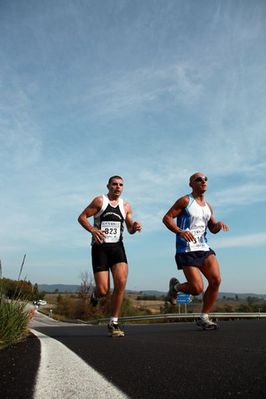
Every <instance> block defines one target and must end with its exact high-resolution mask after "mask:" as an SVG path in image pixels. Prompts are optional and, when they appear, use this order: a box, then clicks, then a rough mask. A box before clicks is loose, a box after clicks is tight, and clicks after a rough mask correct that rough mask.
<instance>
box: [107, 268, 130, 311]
mask: <svg viewBox="0 0 266 399" xmlns="http://www.w3.org/2000/svg"><path fill="white" fill-rule="evenodd" d="M111 270H112V275H113V280H114V291H113V295H112V316H113V317H119V315H120V310H121V306H122V302H123V299H124V296H125V289H126V283H127V276H128V265H127V263H125V262H120V263H116V264H115V265H113V266H112V269H111Z"/></svg>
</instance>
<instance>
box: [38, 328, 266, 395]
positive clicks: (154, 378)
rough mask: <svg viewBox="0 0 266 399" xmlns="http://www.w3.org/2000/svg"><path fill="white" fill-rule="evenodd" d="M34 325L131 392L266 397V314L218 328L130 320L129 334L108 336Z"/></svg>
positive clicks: (101, 331) (92, 330)
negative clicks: (116, 336) (260, 318)
mask: <svg viewBox="0 0 266 399" xmlns="http://www.w3.org/2000/svg"><path fill="white" fill-rule="evenodd" d="M34 329H35V330H38V331H39V332H41V333H43V334H45V335H48V336H50V337H53V338H55V339H56V340H58V341H60V342H61V343H62V344H64V345H65V346H66V347H68V348H69V349H70V350H71V351H73V352H75V353H76V354H77V355H78V356H79V357H80V358H82V359H83V360H84V361H85V363H86V364H88V365H90V366H91V367H92V368H93V369H94V370H96V371H97V372H98V373H99V374H100V375H103V376H104V377H105V379H106V380H107V381H110V382H111V383H112V384H114V385H115V386H116V387H118V388H119V389H120V390H121V391H122V392H123V393H125V395H126V396H128V397H130V398H134V399H146V398H147V399H151V398H156V399H157V398H158V399H171V398H178V399H183V398H184V399H185V398H186V399H190V398H196V399H201V398H204V399H206V398H207V399H208V398H210V399H215V398H217V399H218V398H223V399H224V398H250V399H256V398H258V399H262V398H266V320H236V321H224V322H220V328H219V329H218V330H216V331H201V330H199V329H198V328H197V326H196V325H195V324H194V323H171V324H170V323H169V324H150V325H127V326H125V332H126V336H125V337H124V338H110V337H108V335H107V330H106V326H84V325H83V326H77V325H70V324H69V325H64V326H62V325H60V324H56V323H52V325H51V326H43V325H42V323H39V324H38V323H36V324H35V326H34ZM65 377H66V378H68V375H67V372H66V373H65ZM76 398H77V399H78V395H76ZM88 398H90V396H89V394H88ZM95 399H97V397H95Z"/></svg>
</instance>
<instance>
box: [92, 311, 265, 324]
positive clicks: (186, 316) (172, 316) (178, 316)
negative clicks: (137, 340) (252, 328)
mask: <svg viewBox="0 0 266 399" xmlns="http://www.w3.org/2000/svg"><path fill="white" fill-rule="evenodd" d="M199 316H200V313H166V314H152V315H142V316H125V317H120V318H119V320H120V321H124V322H125V321H132V322H134V321H141V320H143V321H145V320H146V321H148V320H154V321H155V320H160V321H164V322H165V321H169V320H183V321H184V320H191V321H193V320H195V319H197V318H198V317H199ZM209 316H210V318H211V319H214V320H217V319H220V320H222V319H223V320H227V319H229V320H233V319H263V318H266V313H264V312H263V313H262V312H254V313H251V312H250V313H244V312H239V313H235V312H230V313H210V314H209ZM108 321H109V318H101V319H97V320H94V321H92V323H96V324H101V323H106V322H108ZM89 323H91V322H89Z"/></svg>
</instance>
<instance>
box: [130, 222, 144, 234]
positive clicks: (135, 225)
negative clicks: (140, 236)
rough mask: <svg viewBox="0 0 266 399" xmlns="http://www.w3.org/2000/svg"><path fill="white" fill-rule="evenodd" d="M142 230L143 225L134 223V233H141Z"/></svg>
mask: <svg viewBox="0 0 266 399" xmlns="http://www.w3.org/2000/svg"><path fill="white" fill-rule="evenodd" d="M141 229H142V226H141V224H140V223H139V222H134V223H133V226H132V231H133V233H136V231H139V232H140V231H141Z"/></svg>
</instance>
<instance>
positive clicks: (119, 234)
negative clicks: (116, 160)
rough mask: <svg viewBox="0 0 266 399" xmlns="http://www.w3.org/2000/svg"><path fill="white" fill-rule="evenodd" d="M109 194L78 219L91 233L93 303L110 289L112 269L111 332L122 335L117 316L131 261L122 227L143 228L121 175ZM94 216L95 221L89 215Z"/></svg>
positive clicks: (111, 184)
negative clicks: (135, 218)
mask: <svg viewBox="0 0 266 399" xmlns="http://www.w3.org/2000/svg"><path fill="white" fill-rule="evenodd" d="M107 188H108V193H107V195H100V196H98V197H96V198H94V199H93V201H92V202H91V203H90V204H89V205H88V207H87V208H86V209H85V210H84V211H83V212H82V213H81V215H80V216H79V218H78V221H79V223H80V224H81V225H82V226H83V227H84V229H86V230H87V231H88V232H89V233H91V235H92V243H91V244H92V251H91V252H92V267H93V273H94V279H95V284H96V287H95V290H94V292H93V293H92V295H91V303H92V304H93V305H94V306H96V305H97V303H98V299H99V298H101V297H103V296H106V295H107V294H108V292H109V289H110V271H111V274H112V277H113V282H114V290H113V293H112V317H111V319H110V322H109V324H108V329H109V332H110V335H111V336H115V337H122V336H124V331H122V330H121V328H120V327H119V325H118V317H119V315H120V310H121V306H122V302H123V299H124V294H125V288H126V282H127V275H128V264H127V257H126V253H125V249H124V245H123V230H124V224H126V227H127V230H128V232H129V233H130V234H134V233H136V232H137V231H141V224H140V223H139V222H133V219H132V208H131V206H130V204H129V203H128V202H126V201H123V200H122V199H121V198H120V195H121V194H122V191H123V179H122V177H120V176H112V177H110V179H109V181H108V184H107ZM90 217H93V218H94V223H93V225H92V224H90V223H89V221H88V218H90Z"/></svg>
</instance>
